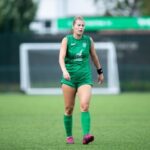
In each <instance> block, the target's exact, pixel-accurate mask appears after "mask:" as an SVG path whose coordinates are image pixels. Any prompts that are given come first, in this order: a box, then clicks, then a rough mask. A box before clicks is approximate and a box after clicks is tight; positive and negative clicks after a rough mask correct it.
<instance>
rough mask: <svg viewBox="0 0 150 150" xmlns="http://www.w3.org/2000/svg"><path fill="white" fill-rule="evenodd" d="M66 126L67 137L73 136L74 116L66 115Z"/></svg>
mask: <svg viewBox="0 0 150 150" xmlns="http://www.w3.org/2000/svg"><path fill="white" fill-rule="evenodd" d="M64 126H65V130H66V135H67V137H68V136H72V116H67V115H64Z"/></svg>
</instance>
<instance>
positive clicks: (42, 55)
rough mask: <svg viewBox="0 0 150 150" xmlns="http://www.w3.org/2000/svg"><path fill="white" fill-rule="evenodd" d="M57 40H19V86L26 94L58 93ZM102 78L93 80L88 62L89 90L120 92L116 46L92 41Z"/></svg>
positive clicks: (95, 92)
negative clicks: (91, 85) (90, 76)
mask: <svg viewBox="0 0 150 150" xmlns="http://www.w3.org/2000/svg"><path fill="white" fill-rule="evenodd" d="M59 49H60V43H22V44H21V45H20V88H21V90H22V91H24V92H25V93H27V94H61V93H62V92H61V88H60V87H61V84H60V80H61V76H62V72H61V69H60V67H59V63H58V57H59ZM95 49H96V51H97V54H98V57H99V58H100V62H101V64H102V66H103V72H104V77H105V81H104V83H103V85H99V84H98V83H97V72H96V69H95V67H93V63H91V68H92V75H93V82H94V85H93V88H92V92H93V94H117V93H119V92H120V87H119V75H118V66H117V57H116V49H115V46H114V44H113V43H111V42H95Z"/></svg>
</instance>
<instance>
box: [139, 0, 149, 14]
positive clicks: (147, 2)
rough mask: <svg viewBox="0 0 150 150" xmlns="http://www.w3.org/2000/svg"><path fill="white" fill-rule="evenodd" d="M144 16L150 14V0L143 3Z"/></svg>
mask: <svg viewBox="0 0 150 150" xmlns="http://www.w3.org/2000/svg"><path fill="white" fill-rule="evenodd" d="M141 12H142V16H150V0H143V1H142V5H141Z"/></svg>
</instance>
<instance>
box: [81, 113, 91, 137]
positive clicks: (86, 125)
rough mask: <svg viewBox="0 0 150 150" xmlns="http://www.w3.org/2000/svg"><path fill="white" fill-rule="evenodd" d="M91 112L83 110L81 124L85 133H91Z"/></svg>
mask: <svg viewBox="0 0 150 150" xmlns="http://www.w3.org/2000/svg"><path fill="white" fill-rule="evenodd" d="M90 122H91V120H90V113H89V112H88V111H87V112H81V125H82V130H83V135H86V134H89V132H90Z"/></svg>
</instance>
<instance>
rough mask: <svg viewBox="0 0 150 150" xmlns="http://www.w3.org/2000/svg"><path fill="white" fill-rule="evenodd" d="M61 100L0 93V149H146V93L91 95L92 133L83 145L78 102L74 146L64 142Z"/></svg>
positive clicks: (149, 134) (149, 115)
mask: <svg viewBox="0 0 150 150" xmlns="http://www.w3.org/2000/svg"><path fill="white" fill-rule="evenodd" d="M63 112H64V103H63V96H62V95H59V96H27V95H23V94H1V95H0V150H84V149H86V150H149V149H150V142H149V140H150V93H124V94H119V95H93V97H92V101H91V105H90V113H91V133H92V134H94V136H95V141H94V142H93V143H91V144H89V145H82V130H81V123H80V107H79V100H78V98H77V99H76V106H75V110H74V114H73V134H74V138H75V144H73V145H67V144H66V143H65V131H64V126H63Z"/></svg>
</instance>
